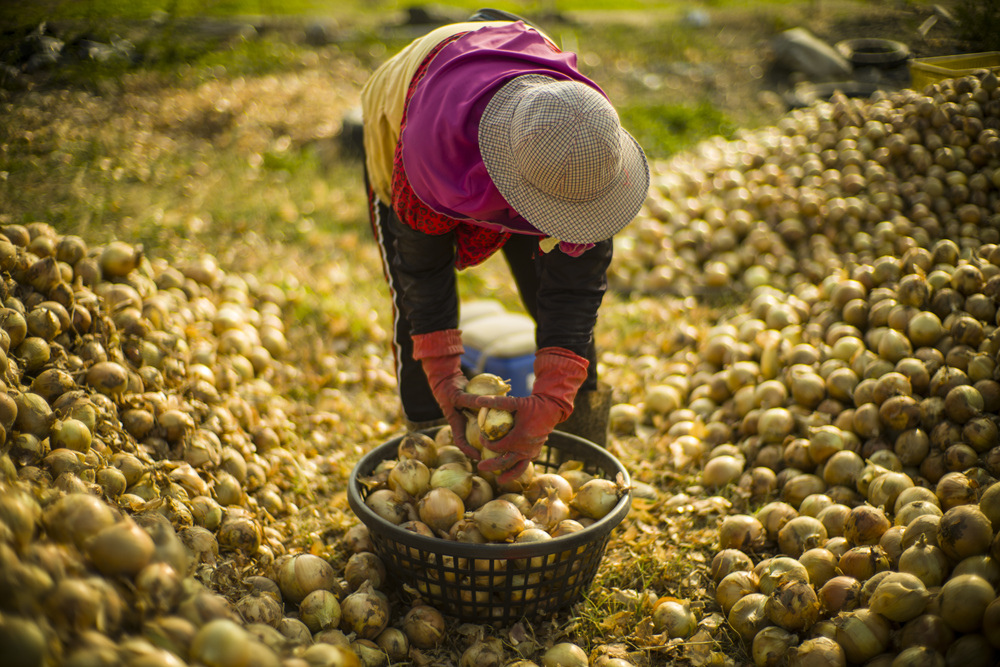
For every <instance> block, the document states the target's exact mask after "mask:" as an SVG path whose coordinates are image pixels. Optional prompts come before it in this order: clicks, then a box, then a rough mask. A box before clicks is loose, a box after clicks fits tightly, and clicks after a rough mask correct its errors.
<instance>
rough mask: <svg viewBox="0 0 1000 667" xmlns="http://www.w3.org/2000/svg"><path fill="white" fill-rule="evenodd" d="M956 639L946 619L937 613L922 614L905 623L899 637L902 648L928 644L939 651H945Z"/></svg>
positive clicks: (927, 645)
mask: <svg viewBox="0 0 1000 667" xmlns="http://www.w3.org/2000/svg"><path fill="white" fill-rule="evenodd" d="M954 639H955V631H954V630H952V629H951V628H950V627H949V626H948V624H947V623H945V622H944V619H943V618H941V617H940V616H937V615H935V614H921V615H920V616H917V617H916V618H915V619H913V620H912V621H909V622H908V623H906V624H905V625H903V627H902V629H900V631H899V635H898V637H897V644H898V645H899V647H900V648H901V649H906V648H909V647H911V646H926V647H928V648H932V649H934V650H935V651H937V652H938V653H944V652H945V651H946V650H947V649H948V647H949V646H951V643H952V642H953V641H954Z"/></svg>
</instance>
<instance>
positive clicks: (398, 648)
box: [375, 627, 410, 663]
mask: <svg viewBox="0 0 1000 667" xmlns="http://www.w3.org/2000/svg"><path fill="white" fill-rule="evenodd" d="M375 643H376V644H378V646H379V648H381V649H382V651H384V652H385V655H386V657H387V658H388V659H389V661H390V662H393V663H396V662H402V661H403V660H404V659H406V657H407V656H408V655H409V653H410V640H409V638H408V637H407V636H406V633H405V632H403V631H402V630H400V629H399V628H392V627H389V628H386V629H385V630H383V631H382V632H380V633H379V635H378V637H376V638H375Z"/></svg>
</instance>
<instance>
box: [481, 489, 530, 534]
mask: <svg viewBox="0 0 1000 667" xmlns="http://www.w3.org/2000/svg"><path fill="white" fill-rule="evenodd" d="M472 519H473V520H474V521H475V522H476V527H477V528H478V529H479V532H480V533H481V534H482V535H483V537H485V538H486V539H487V540H490V541H491V542H510V541H512V540H513V539H514V538H515V537H516V536H517V534H518V533H520V532H521V531H522V530H524V521H525V520H524V515H523V514H521V510H519V509H518V508H517V506H516V505H514V504H513V503H512V502H510V501H509V500H504V499H501V498H497V499H495V500H491V501H489V502H487V503H486V504H485V505H483V506H482V507H480V508H479V509H478V510H476V511H475V512H473V513H472Z"/></svg>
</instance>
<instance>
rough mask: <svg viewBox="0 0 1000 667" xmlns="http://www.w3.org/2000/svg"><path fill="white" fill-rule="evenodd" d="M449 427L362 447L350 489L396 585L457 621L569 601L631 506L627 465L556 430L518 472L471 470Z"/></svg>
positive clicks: (502, 619)
mask: <svg viewBox="0 0 1000 667" xmlns="http://www.w3.org/2000/svg"><path fill="white" fill-rule="evenodd" d="M450 434H451V431H450V428H449V427H447V426H445V427H443V428H442V429H439V430H436V431H435V430H428V431H414V432H410V433H407V434H405V435H402V436H399V437H397V438H394V439H392V440H390V441H388V442H386V443H384V444H382V445H380V446H379V447H376V448H375V449H374V450H372V451H371V452H369V453H368V454H367V455H365V456H364V457H363V458H362V459H361V460H360V461H359V462H358V464H357V465H356V466H355V468H354V470H353V471H352V473H351V478H350V482H349V488H348V501H349V503H350V506H351V509H352V510H353V511H354V513H355V514H356V515H357V516H358V518H359V519H360V520H361V521H362V522H363V523H364V524H365V525H366V526H367V527H368V529H369V532H370V534H371V539H372V542H373V544H374V546H375V550H376V553H377V554H378V555H379V556H380V557H381V558H382V560H383V561H384V563H385V565H386V570H387V571H388V572H389V573H390V574H391V575H392V576H393V577H394V578H395V579H396V580H397V581H398V583H400V584H402V585H403V587H404V589H406V590H407V591H409V592H410V593H412V594H414V595H416V596H419V597H420V598H421V599H422V600H424V601H425V602H426V603H427V604H430V605H433V606H434V607H436V608H438V609H439V610H440V611H442V612H443V613H446V614H449V615H452V616H454V617H457V618H459V619H460V620H463V621H474V622H477V623H484V622H488V623H498V624H506V623H510V622H513V621H516V620H518V619H520V618H523V617H532V616H538V615H540V614H548V613H552V612H555V611H557V610H559V609H562V608H564V607H566V606H569V605H571V604H573V603H574V602H576V601H577V600H578V599H579V598H580V597H581V596H582V594H583V593H584V592H585V591H586V590H587V588H588V587H589V586H590V584H591V582H592V581H593V578H594V576H595V575H596V573H597V568H598V566H599V565H600V561H601V558H602V557H603V555H604V549H605V546H606V545H607V541H608V538H609V536H610V534H611V531H612V530H613V529H614V528H615V527H616V526H617V525H618V524H619V523H621V521H622V520H623V519H624V518H625V516H626V515H627V514H628V511H629V508H630V506H631V496H630V493H629V486H630V482H629V475H628V472H627V471H626V470H625V468H624V467H623V466H622V464H621V463H620V462H619V461H618V460H617V459H616V458H615V457H614V456H613V455H611V454H610V453H609V452H607V451H606V450H605V449H603V448H602V447H600V446H598V445H596V444H594V443H592V442H590V441H589V440H585V439H583V438H580V437H577V436H575V435H570V434H567V433H562V432H560V431H554V432H553V433H552V434H551V435H550V436H549V438H548V441H547V443H546V445H545V447H544V448H543V449H542V452H541V454H540V456H539V457H538V458H537V459H536V460H535V461H533V462H532V463H531V465H529V466H528V469H527V470H526V471H525V472H524V474H522V475H521V476H520V477H518V478H517V479H516V480H513V481H512V482H510V483H508V484H504V485H498V483H497V481H496V479H494V478H492V477H491V476H489V475H483V474H481V473H479V472H478V471H477V470H476V467H475V463H474V462H473V461H471V460H469V459H468V458H467V457H466V456H465V455H464V454H463V453H462V452H461V450H459V449H458V448H457V447H456V446H455V445H454V444H452V442H451V439H450Z"/></svg>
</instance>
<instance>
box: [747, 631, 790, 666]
mask: <svg viewBox="0 0 1000 667" xmlns="http://www.w3.org/2000/svg"><path fill="white" fill-rule="evenodd" d="M798 643H799V637H798V635H797V634H795V633H793V632H789V631H788V630H785V629H784V628H780V627H778V626H776V625H770V626H768V627H766V628H764V629H763V630H761V631H760V632H758V633H757V636H756V637H754V638H753V644H752V645H751V647H750V655H751V656H752V657H753V664H754V665H755V666H756V667H779V666H780V665H784V664H786V662H787V660H788V650H789V649H790V648H792V647H793V646H795V645H796V644H798Z"/></svg>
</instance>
